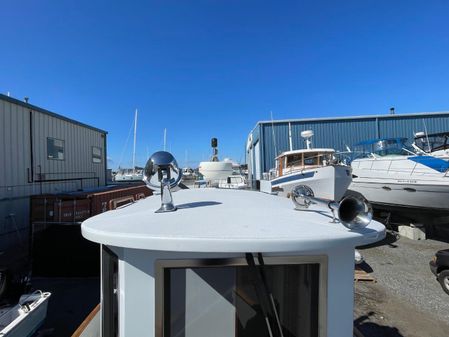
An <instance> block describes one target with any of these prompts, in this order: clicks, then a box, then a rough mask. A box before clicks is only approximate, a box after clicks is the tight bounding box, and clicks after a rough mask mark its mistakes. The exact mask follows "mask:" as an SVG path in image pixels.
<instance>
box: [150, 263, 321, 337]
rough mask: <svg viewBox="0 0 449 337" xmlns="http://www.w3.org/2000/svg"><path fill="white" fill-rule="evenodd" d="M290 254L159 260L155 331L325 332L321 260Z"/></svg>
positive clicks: (248, 336) (225, 334)
mask: <svg viewBox="0 0 449 337" xmlns="http://www.w3.org/2000/svg"><path fill="white" fill-rule="evenodd" d="M283 259H286V260H283ZM295 259H296V258H278V257H276V258H264V260H263V262H262V263H263V265H261V263H260V262H259V261H257V260H258V259H257V258H255V259H254V261H255V263H254V264H253V265H251V264H250V263H248V260H246V259H232V260H200V261H198V260H196V261H190V262H189V261H169V262H167V261H159V262H158V272H157V280H156V289H157V291H156V294H157V297H158V298H157V299H156V303H157V309H156V320H157V324H156V329H157V331H156V336H158V337H175V336H177V337H210V336H211V332H212V331H213V335H214V336H218V337H252V336H257V337H269V336H273V337H275V336H277V337H281V336H289V337H296V336H298V337H299V336H301V337H319V336H324V331H325V312H326V311H325V306H326V304H325V303H326V298H325V294H324V293H325V291H326V290H325V289H326V282H325V280H326V278H325V276H324V275H323V274H326V271H325V270H326V269H325V265H324V261H319V260H313V258H311V259H312V260H313V261H310V260H309V261H301V259H300V258H299V260H295ZM287 260H288V261H287ZM177 264H179V265H177ZM189 264H190V266H189Z"/></svg>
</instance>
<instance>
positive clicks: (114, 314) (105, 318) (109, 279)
mask: <svg viewBox="0 0 449 337" xmlns="http://www.w3.org/2000/svg"><path fill="white" fill-rule="evenodd" d="M101 273H102V281H103V296H102V297H103V298H102V303H101V315H102V336H103V337H116V336H118V296H119V295H118V289H119V286H118V257H117V255H115V254H114V253H113V252H112V251H111V250H110V249H109V248H107V247H106V246H104V245H102V250H101Z"/></svg>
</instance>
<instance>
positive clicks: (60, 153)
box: [47, 137, 64, 160]
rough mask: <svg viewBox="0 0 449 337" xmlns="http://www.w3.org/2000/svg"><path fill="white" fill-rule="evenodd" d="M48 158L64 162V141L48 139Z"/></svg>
mask: <svg viewBox="0 0 449 337" xmlns="http://www.w3.org/2000/svg"><path fill="white" fill-rule="evenodd" d="M47 158H48V159H54V160H64V141H63V140H61V139H56V138H50V137H48V138H47Z"/></svg>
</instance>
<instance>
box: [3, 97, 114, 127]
mask: <svg viewBox="0 0 449 337" xmlns="http://www.w3.org/2000/svg"><path fill="white" fill-rule="evenodd" d="M0 100H4V101H7V102H9V103H13V104H17V105H20V106H23V107H25V108H28V109H31V110H34V111H38V112H41V113H43V114H46V115H49V116H51V117H55V118H59V119H62V120H64V121H66V122H69V123H72V124H75V125H78V126H82V127H85V128H88V129H91V130H94V131H97V132H100V133H103V134H107V133H108V132H107V131H105V130H102V129H98V128H96V127H93V126H90V125H88V124H84V123H81V122H78V121H76V120H74V119H71V118H68V117H64V116H62V115H59V114H57V113H54V112H51V111H48V110H46V109H43V108H40V107H38V106H35V105H32V104H29V103H26V102H23V101H21V100H19V99H17V98H13V97H10V96H6V95H3V94H0Z"/></svg>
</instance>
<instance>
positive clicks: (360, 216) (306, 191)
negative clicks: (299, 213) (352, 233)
mask: <svg viewBox="0 0 449 337" xmlns="http://www.w3.org/2000/svg"><path fill="white" fill-rule="evenodd" d="M291 196H292V200H293V203H294V204H295V206H296V209H298V210H304V209H307V208H309V206H310V205H311V204H318V205H323V206H327V207H328V208H329V209H330V210H331V211H332V215H333V220H332V222H335V219H336V218H338V220H340V223H341V224H342V225H343V226H345V227H347V228H349V229H358V228H364V227H366V226H368V224H369V223H370V222H371V220H372V219H373V208H372V206H371V204H370V203H369V202H368V201H367V200H365V199H363V198H358V197H353V196H348V197H345V198H343V200H342V201H340V203H337V202H335V201H329V200H326V199H321V198H316V197H315V195H314V193H313V190H312V189H311V188H310V187H309V186H306V185H299V186H296V187H295V188H294V189H293V190H292V193H291Z"/></svg>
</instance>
